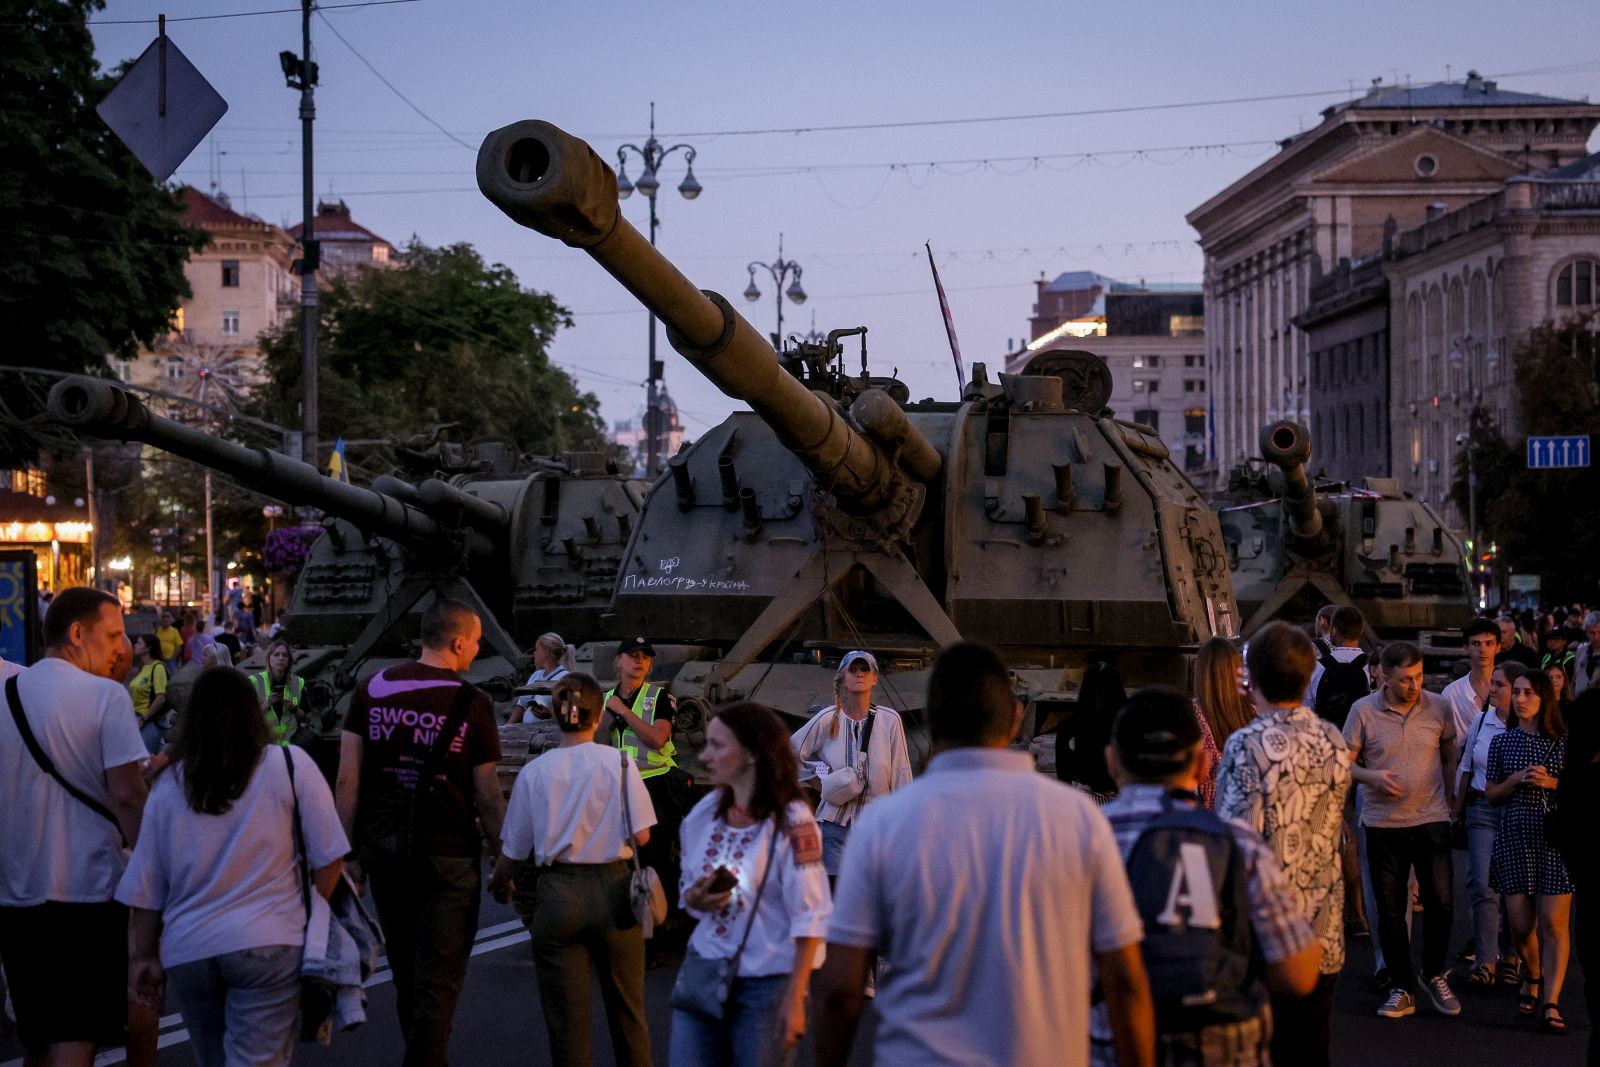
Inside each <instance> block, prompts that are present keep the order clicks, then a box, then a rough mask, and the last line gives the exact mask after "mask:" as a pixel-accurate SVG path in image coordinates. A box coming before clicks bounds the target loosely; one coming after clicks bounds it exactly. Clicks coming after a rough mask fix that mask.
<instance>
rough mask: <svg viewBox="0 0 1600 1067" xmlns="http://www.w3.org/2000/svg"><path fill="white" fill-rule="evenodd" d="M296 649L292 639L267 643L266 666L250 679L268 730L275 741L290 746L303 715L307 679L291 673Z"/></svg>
mask: <svg viewBox="0 0 1600 1067" xmlns="http://www.w3.org/2000/svg"><path fill="white" fill-rule="evenodd" d="M293 659H294V650H293V649H292V648H290V647H289V642H287V641H283V640H275V641H273V642H272V643H271V644H270V645H268V646H267V669H266V670H264V671H261V672H260V673H259V674H252V675H251V676H250V682H251V684H252V685H254V686H255V688H256V696H257V697H258V698H260V700H261V709H262V710H263V711H264V712H266V715H267V730H268V733H269V736H270V737H271V738H272V740H273V742H274V743H275V744H279V745H287V744H288V743H289V742H291V741H293V740H294V735H295V731H296V730H298V729H299V728H300V723H301V721H302V719H303V717H304V712H302V711H301V708H302V707H303V706H304V702H305V692H306V680H305V679H304V678H302V677H300V676H299V675H298V674H291V673H289V664H290V662H291V661H292V660H293Z"/></svg>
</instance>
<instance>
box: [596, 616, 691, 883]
mask: <svg viewBox="0 0 1600 1067" xmlns="http://www.w3.org/2000/svg"><path fill="white" fill-rule="evenodd" d="M655 656H656V649H655V646H654V645H652V644H651V643H650V639H649V638H647V637H642V636H637V635H636V636H634V637H630V638H628V639H627V640H625V641H623V642H622V644H621V645H620V646H619V647H618V648H617V661H616V662H617V684H616V686H615V687H613V688H611V689H608V690H606V701H605V706H606V711H607V712H609V713H610V714H609V715H608V716H607V719H606V721H604V722H602V723H601V731H600V734H601V736H602V737H607V738H609V739H610V741H611V744H612V745H613V747H615V748H619V749H621V750H622V751H623V752H626V753H627V754H628V758H629V759H631V760H633V764H634V766H635V767H637V768H638V769H639V777H641V778H643V779H644V787H645V789H646V790H648V791H649V793H650V802H651V803H652V804H653V805H655V810H656V819H657V823H656V830H655V833H654V834H652V835H651V839H650V842H649V843H648V844H646V845H645V846H644V847H643V848H642V849H640V851H639V859H640V861H641V862H642V863H644V864H645V866H647V867H654V868H655V869H656V873H657V874H659V875H660V876H661V881H662V883H663V884H664V885H677V884H678V864H677V862H676V860H674V859H673V856H672V843H673V842H674V841H676V840H677V839H678V826H679V824H680V823H682V821H683V814H684V812H685V811H687V810H688V808H689V803H688V801H689V786H690V784H691V781H690V778H689V775H688V774H687V773H686V772H684V771H683V770H681V769H679V767H678V763H677V760H676V759H674V757H675V756H676V755H677V749H676V748H675V747H674V746H673V744H672V717H673V716H674V715H675V714H676V713H677V710H678V705H677V702H676V701H674V700H673V699H672V694H671V693H669V692H667V689H666V686H662V685H652V684H651V683H650V682H649V681H648V679H649V677H650V668H651V666H652V665H653V664H654V663H655ZM669 896H670V894H669Z"/></svg>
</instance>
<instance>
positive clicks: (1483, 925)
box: [1467, 793, 1509, 966]
mask: <svg viewBox="0 0 1600 1067" xmlns="http://www.w3.org/2000/svg"><path fill="white" fill-rule="evenodd" d="M1499 828H1500V809H1499V808H1496V807H1495V806H1494V805H1492V804H1490V803H1489V801H1488V800H1486V799H1485V798H1484V796H1483V794H1482V793H1474V794H1473V795H1472V796H1471V797H1470V798H1469V799H1468V800H1467V900H1468V901H1470V902H1471V905H1472V932H1473V935H1474V938H1475V941H1474V943H1475V944H1476V946H1477V948H1476V952H1477V957H1478V964H1479V965H1480V966H1483V965H1486V964H1487V965H1490V966H1492V965H1493V964H1494V962H1495V960H1496V959H1497V958H1498V957H1500V956H1502V955H1509V953H1502V952H1501V951H1500V894H1499V893H1496V892H1495V891H1494V890H1493V889H1491V888H1489V858H1490V856H1491V855H1492V854H1493V853H1494V835H1495V831H1496V830H1498V829H1499Z"/></svg>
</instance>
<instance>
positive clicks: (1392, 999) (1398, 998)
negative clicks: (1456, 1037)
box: [1378, 989, 1461, 1019]
mask: <svg viewBox="0 0 1600 1067" xmlns="http://www.w3.org/2000/svg"><path fill="white" fill-rule="evenodd" d="M1416 1010H1417V1002H1416V1001H1414V1000H1412V999H1411V994H1410V993H1407V992H1406V991H1405V990H1404V989H1391V990H1389V999H1388V1000H1385V1001H1384V1002H1383V1007H1381V1008H1379V1009H1378V1014H1379V1015H1381V1016H1383V1017H1384V1018H1385V1019H1404V1018H1405V1017H1406V1016H1407V1015H1414V1014H1415V1013H1416ZM1456 1010H1457V1011H1460V1010H1461V1006H1460V1005H1457V1006H1456Z"/></svg>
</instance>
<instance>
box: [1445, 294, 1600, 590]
mask: <svg viewBox="0 0 1600 1067" xmlns="http://www.w3.org/2000/svg"><path fill="white" fill-rule="evenodd" d="M1597 319H1600V317H1597ZM1588 326H1589V320H1588V319H1572V320H1569V321H1568V322H1566V323H1563V324H1560V325H1556V324H1547V325H1545V326H1541V327H1539V328H1537V329H1535V330H1534V331H1533V332H1532V333H1531V334H1530V335H1529V336H1528V339H1527V341H1526V342H1525V343H1523V344H1522V345H1521V346H1519V347H1518V349H1517V351H1516V353H1515V355H1514V357H1513V360H1514V363H1513V367H1514V372H1515V376H1516V383H1517V393H1518V396H1519V397H1520V413H1521V416H1522V430H1523V432H1524V433H1525V434H1527V435H1529V436H1545V435H1555V434H1588V435H1589V438H1590V441H1591V443H1600V337H1597V336H1596V334H1594V333H1591V332H1590V331H1589V328H1588ZM1503 429H1504V428H1503V427H1496V426H1495V425H1494V424H1493V423H1492V421H1491V420H1490V419H1489V418H1488V415H1487V413H1486V412H1484V411H1483V410H1482V409H1481V408H1480V409H1478V410H1476V411H1474V412H1473V418H1472V424H1471V429H1470V433H1469V438H1468V443H1467V444H1466V445H1464V446H1463V447H1465V448H1472V449H1475V450H1476V457H1475V458H1476V463H1477V471H1478V517H1479V518H1478V522H1479V529H1480V531H1481V536H1482V539H1483V540H1485V541H1492V542H1494V543H1496V544H1497V545H1498V548H1499V552H1500V558H1501V559H1502V560H1505V561H1508V562H1509V564H1510V566H1511V567H1512V568H1513V569H1515V570H1516V571H1518V572H1519V573H1523V574H1537V575H1540V576H1541V577H1542V579H1543V584H1542V591H1543V595H1544V597H1545V599H1546V600H1554V601H1563V600H1569V599H1580V600H1593V599H1595V595H1596V592H1597V585H1596V582H1597V579H1600V526H1596V524H1594V523H1592V522H1585V521H1582V518H1581V516H1582V515H1583V511H1582V508H1583V506H1584V504H1585V503H1587V502H1589V501H1593V500H1595V499H1597V498H1600V468H1597V467H1595V466H1590V467H1584V468H1577V469H1573V470H1539V471H1530V470H1529V469H1528V464H1527V452H1526V445H1525V439H1524V438H1523V437H1520V436H1519V437H1516V438H1514V439H1509V440H1508V439H1507V438H1506V437H1505V435H1504V432H1503ZM1467 472H1468V464H1467V463H1466V457H1465V456H1463V457H1462V462H1460V463H1458V464H1457V465H1456V477H1455V483H1454V485H1453V486H1452V487H1451V499H1452V501H1453V502H1454V503H1455V504H1456V506H1457V507H1458V508H1460V510H1461V513H1462V514H1463V515H1465V514H1467V513H1468V506H1469V493H1468V486H1467V476H1468V473H1467Z"/></svg>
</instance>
